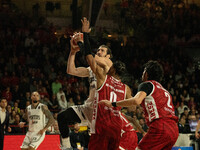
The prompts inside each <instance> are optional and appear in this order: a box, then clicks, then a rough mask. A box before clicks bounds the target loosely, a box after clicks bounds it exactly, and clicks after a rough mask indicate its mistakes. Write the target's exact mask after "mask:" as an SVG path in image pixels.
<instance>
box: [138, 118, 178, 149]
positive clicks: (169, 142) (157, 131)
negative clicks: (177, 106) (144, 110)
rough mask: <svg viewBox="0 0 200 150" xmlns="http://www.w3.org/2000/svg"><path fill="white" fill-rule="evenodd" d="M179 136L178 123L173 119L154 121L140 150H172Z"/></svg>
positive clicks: (141, 142)
mask: <svg viewBox="0 0 200 150" xmlns="http://www.w3.org/2000/svg"><path fill="white" fill-rule="evenodd" d="M178 135H179V130H178V126H177V123H176V122H175V121H174V120H171V119H167V118H165V119H157V120H154V121H153V122H152V123H151V124H150V126H149V130H148V132H147V134H146V135H145V136H144V137H143V138H142V140H141V141H140V143H139V144H138V148H137V149H138V150H171V149H172V147H173V145H174V144H175V142H176V140H177V138H178Z"/></svg>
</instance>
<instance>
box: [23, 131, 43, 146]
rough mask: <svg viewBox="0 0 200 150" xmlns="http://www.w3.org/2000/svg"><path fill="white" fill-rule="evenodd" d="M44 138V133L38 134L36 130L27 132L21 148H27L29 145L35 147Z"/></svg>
mask: <svg viewBox="0 0 200 150" xmlns="http://www.w3.org/2000/svg"><path fill="white" fill-rule="evenodd" d="M44 138H45V133H43V134H42V135H40V134H38V132H29V131H28V132H27V133H26V136H25V138H24V141H23V143H22V146H21V148H28V147H29V146H31V147H33V148H35V149H37V148H38V146H39V145H40V144H41V143H42V142H43V140H44Z"/></svg>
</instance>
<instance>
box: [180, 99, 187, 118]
mask: <svg viewBox="0 0 200 150" xmlns="http://www.w3.org/2000/svg"><path fill="white" fill-rule="evenodd" d="M185 108H188V107H187V106H186V105H185V104H184V102H183V101H182V102H181V103H180V106H179V107H178V113H179V115H181V114H182V113H183V112H184V109H185Z"/></svg>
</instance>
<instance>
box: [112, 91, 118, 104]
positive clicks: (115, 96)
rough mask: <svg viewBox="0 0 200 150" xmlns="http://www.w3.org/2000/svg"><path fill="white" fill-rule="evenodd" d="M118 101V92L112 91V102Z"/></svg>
mask: <svg viewBox="0 0 200 150" xmlns="http://www.w3.org/2000/svg"><path fill="white" fill-rule="evenodd" d="M116 101H117V94H116V93H115V92H110V102H111V103H112V102H116Z"/></svg>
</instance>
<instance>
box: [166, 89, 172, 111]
mask: <svg viewBox="0 0 200 150" xmlns="http://www.w3.org/2000/svg"><path fill="white" fill-rule="evenodd" d="M165 96H166V97H167V98H168V100H167V106H168V107H169V108H172V105H170V102H171V98H170V95H169V94H168V93H167V92H165Z"/></svg>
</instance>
